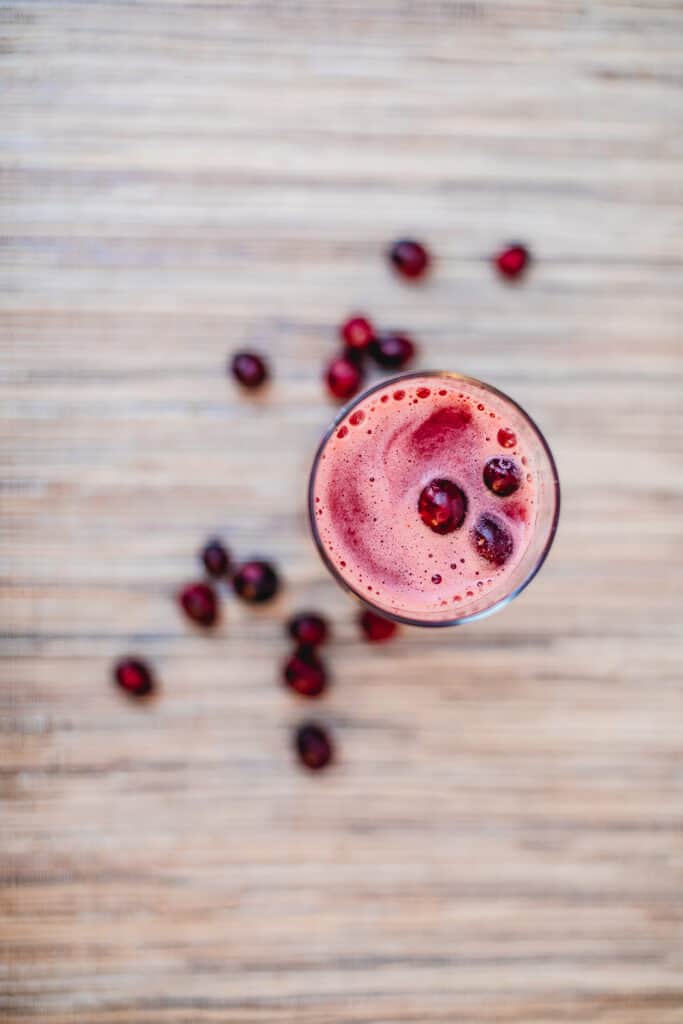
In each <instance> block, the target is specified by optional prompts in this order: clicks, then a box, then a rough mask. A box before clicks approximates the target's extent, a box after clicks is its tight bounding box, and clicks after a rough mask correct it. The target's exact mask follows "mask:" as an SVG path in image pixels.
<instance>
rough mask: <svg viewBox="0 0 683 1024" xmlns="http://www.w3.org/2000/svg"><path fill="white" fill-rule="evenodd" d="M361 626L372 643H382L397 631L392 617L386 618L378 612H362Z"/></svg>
mask: <svg viewBox="0 0 683 1024" xmlns="http://www.w3.org/2000/svg"><path fill="white" fill-rule="evenodd" d="M358 621H359V622H360V627H361V629H362V630H363V632H364V633H365V636H366V639H368V640H370V641H371V642H372V643H380V642H381V641H382V640H388V639H389V638H390V637H392V636H393V635H394V633H395V632H396V629H397V626H396V623H395V622H392V621H391V620H390V619H385V618H383V617H382V616H381V615H377V613H376V612H371V611H367V612H362V613H361V615H360V618H359V620H358Z"/></svg>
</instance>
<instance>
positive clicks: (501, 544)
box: [473, 513, 512, 565]
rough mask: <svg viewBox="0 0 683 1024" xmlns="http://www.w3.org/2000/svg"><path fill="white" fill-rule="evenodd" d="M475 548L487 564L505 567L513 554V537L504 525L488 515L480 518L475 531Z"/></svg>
mask: <svg viewBox="0 0 683 1024" xmlns="http://www.w3.org/2000/svg"><path fill="white" fill-rule="evenodd" d="M473 537H474V546H475V547H476V549H477V551H478V552H479V554H480V555H481V557H482V558H485V559H486V561H487V562H492V563H493V565H504V564H505V562H507V560H508V558H509V557H510V555H511V554H512V537H511V536H510V534H509V533H508V531H507V529H506V528H505V527H504V526H503V524H502V523H499V522H498V520H497V519H494V518H493V516H489V515H487V514H486V513H484V514H483V515H481V516H479V519H478V520H477V522H476V524H475V526H474V531H473Z"/></svg>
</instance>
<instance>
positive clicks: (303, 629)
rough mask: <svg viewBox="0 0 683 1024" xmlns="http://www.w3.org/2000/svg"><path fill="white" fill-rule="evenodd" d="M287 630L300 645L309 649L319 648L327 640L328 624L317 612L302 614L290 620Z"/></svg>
mask: <svg viewBox="0 0 683 1024" xmlns="http://www.w3.org/2000/svg"><path fill="white" fill-rule="evenodd" d="M287 630H288V632H289V635H290V636H292V637H294V639H295V640H296V642H297V643H298V644H304V645H305V646H307V647H318V646H319V645H320V644H324V643H325V640H326V639H327V623H326V622H325V619H324V618H323V617H322V615H316V613H315V612H300V614H299V615H295V616H294V618H292V619H290V620H289V624H288V626H287Z"/></svg>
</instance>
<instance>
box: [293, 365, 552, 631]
mask: <svg viewBox="0 0 683 1024" xmlns="http://www.w3.org/2000/svg"><path fill="white" fill-rule="evenodd" d="M558 499H559V491H558V484H557V474H556V471H555V466H554V463H553V461H552V456H551V454H550V452H549V450H548V448H547V445H546V444H545V441H544V439H543V437H542V435H541V434H540V433H539V431H538V429H537V428H536V427H535V425H534V424H533V422H532V421H531V420H530V419H529V418H528V416H527V415H526V414H525V413H524V412H523V410H521V409H520V408H519V406H517V405H516V404H515V403H514V402H512V400H511V399H509V398H508V397H507V396H505V395H503V394H502V393H501V392H499V391H496V390H495V389H492V388H490V387H489V386H487V385H485V384H482V383H481V382H479V381H475V380H472V379H471V378H466V377H460V376H457V375H454V374H412V375H408V376H404V377H400V378H397V379H395V380H393V381H389V382H385V383H384V384H382V385H380V386H379V387H377V388H374V389H372V390H371V391H369V392H368V393H367V394H365V395H364V396H362V397H361V398H360V399H359V400H358V401H357V402H356V403H355V404H354V405H352V406H351V407H349V408H348V409H346V410H344V412H343V413H342V414H341V416H340V417H339V418H338V420H337V422H336V423H335V425H334V426H333V428H332V430H331V431H330V433H329V434H328V436H327V438H326V439H325V440H324V441H323V444H322V445H321V448H320V450H319V452H318V456H317V458H316V462H315V465H314V467H313V471H312V474H311V485H310V512H311V521H312V526H313V532H314V536H315V539H316V542H317V544H318V547H319V549H320V551H321V554H322V556H323V558H324V559H325V561H326V562H327V564H328V566H329V568H330V569H331V570H332V572H333V573H334V574H335V575H336V576H337V577H338V578H339V579H340V581H341V582H342V583H343V584H344V585H345V586H347V587H348V588H349V589H350V590H352V591H353V592H354V593H355V594H357V595H358V596H359V597H361V598H362V599H363V600H364V601H365V602H366V603H368V604H370V605H371V606H372V607H373V608H375V609H376V610H377V611H379V612H381V613H383V614H386V615H389V616H391V617H395V618H397V619H401V620H404V621H409V622H413V623H415V624H417V625H447V624H452V623H455V622H460V621H463V620H466V619H468V618H473V617H477V616H480V615H483V614H485V613H487V612H489V611H492V610H494V608H496V607H499V606H500V605H502V604H503V603H505V602H506V601H507V600H509V599H510V598H511V597H512V596H514V595H515V594H516V593H517V592H519V590H521V589H522V588H523V586H524V585H525V584H526V583H527V582H529V580H530V579H531V577H532V576H533V575H534V574H535V572H536V571H537V569H538V568H539V567H540V564H541V563H542V561H543V559H544V557H545V554H546V553H547V551H548V549H549V547H550V544H551V542H552V537H553V535H554V531H555V526H556V521H557V511H558Z"/></svg>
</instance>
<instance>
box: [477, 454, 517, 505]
mask: <svg viewBox="0 0 683 1024" xmlns="http://www.w3.org/2000/svg"><path fill="white" fill-rule="evenodd" d="M521 482H522V473H521V470H520V468H519V466H518V465H517V463H516V462H515V461H514V460H513V459H507V458H505V456H500V455H499V456H496V457H495V458H493V459H489V461H488V462H487V463H486V465H485V466H484V483H485V484H486V486H487V487H488V489H489V490H490V491H493V493H494V494H497V495H498V497H499V498H507V497H508V495H510V494H514V493H515V491H516V490H517V488H518V487H519V485H520V484H521Z"/></svg>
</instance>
